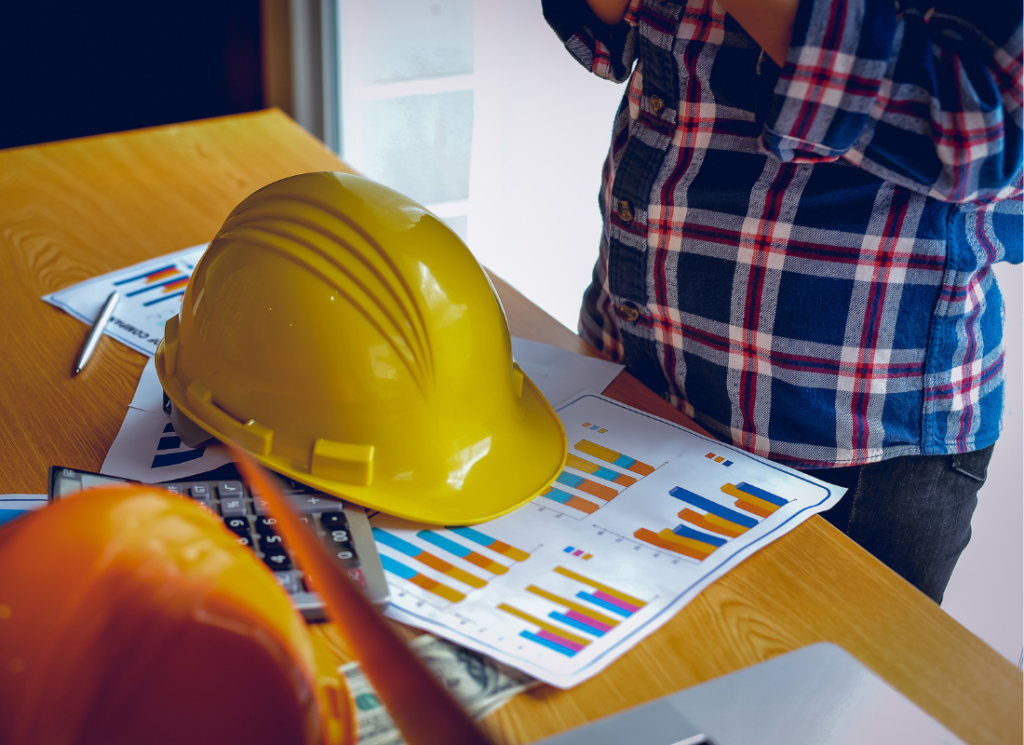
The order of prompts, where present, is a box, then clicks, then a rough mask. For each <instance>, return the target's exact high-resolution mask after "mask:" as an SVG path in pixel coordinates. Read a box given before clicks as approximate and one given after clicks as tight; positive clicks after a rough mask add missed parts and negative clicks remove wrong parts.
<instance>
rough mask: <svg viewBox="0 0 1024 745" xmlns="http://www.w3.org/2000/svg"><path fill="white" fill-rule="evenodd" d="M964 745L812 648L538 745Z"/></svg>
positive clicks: (841, 657)
mask: <svg viewBox="0 0 1024 745" xmlns="http://www.w3.org/2000/svg"><path fill="white" fill-rule="evenodd" d="M620 743H621V744H623V745H910V744H911V743H913V745H963V740H961V739H960V738H958V737H956V736H955V735H954V734H953V733H952V732H950V731H949V730H948V729H946V728H945V727H943V726H942V725H941V724H939V723H938V722H937V721H935V720H934V719H932V718H931V717H930V716H929V715H928V714H926V713H924V711H922V710H921V709H920V708H918V707H917V705H916V704H914V703H912V702H911V701H910V700H909V699H908V698H907V697H906V696H904V695H903V694H902V693H900V692H899V691H897V690H896V689H895V688H893V687H892V686H890V685H889V684H888V683H886V682H885V681H884V680H882V679H881V678H880V677H878V676H877V675H875V674H874V673H873V672H871V671H870V670H869V669H868V668H867V667H865V666H864V665H863V664H861V663H860V662H859V661H858V660H857V659H855V658H854V657H852V656H851V655H850V654H848V653H847V652H845V651H844V650H843V649H841V648H840V647H837V646H836V645H834V644H828V643H820V644H813V645H811V646H809V647H804V648H803V649H798V650H796V651H795V652H790V653H789V654H785V655H782V656H780V657H776V658H774V659H771V660H768V661H767V662H762V663H760V664H758V665H754V666H752V667H747V668H744V669H742V670H737V671H736V672H734V673H730V674H729V675H724V676H722V677H721V678H716V679H714V680H709V681H707V682H706V683H701V684H700V685H697V686H694V687H692V688H687V689H686V690H683V691H679V692H678V693H673V694H672V695H669V696H665V697H664V698H660V699H658V700H656V701H652V702H650V703H648V704H644V705H642V706H637V707H635V708H632V709H628V710H626V711H623V712H620V713H618V714H615V715H613V716H610V717H606V718H604V719H599V720H597V721H595V722H591V723H590V724H587V725H584V726H583V727H578V728H577V729H574V730H569V731H568V732H563V733H562V734H560V735H557V736H555V737H551V738H548V739H546V740H542V741H541V742H540V743H538V744H537V745H542V744H543V745H620Z"/></svg>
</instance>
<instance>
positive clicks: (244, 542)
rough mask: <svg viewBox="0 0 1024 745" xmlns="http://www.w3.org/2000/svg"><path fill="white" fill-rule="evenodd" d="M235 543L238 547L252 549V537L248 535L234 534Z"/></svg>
mask: <svg viewBox="0 0 1024 745" xmlns="http://www.w3.org/2000/svg"><path fill="white" fill-rule="evenodd" d="M235 543H237V544H238V545H239V546H245V547H246V548H252V536H251V535H249V534H248V533H245V534H242V533H235Z"/></svg>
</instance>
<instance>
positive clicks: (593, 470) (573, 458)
mask: <svg viewBox="0 0 1024 745" xmlns="http://www.w3.org/2000/svg"><path fill="white" fill-rule="evenodd" d="M565 465H567V466H569V468H575V469H576V470H577V471H583V472H584V473H589V474H590V475H592V476H596V477H597V478H599V479H604V480H605V481H611V482H612V483H615V484H619V485H620V486H632V485H633V484H635V483H636V479H635V478H633V477H632V476H627V475H626V474H624V473H619V472H618V471H613V470H612V469H610V468H605V467H604V466H599V465H597V464H596V463H592V462H591V461H589V460H587V459H586V458H580V457H579V456H578V455H573V454H572V453H569V455H568V456H567V457H566V459H565Z"/></svg>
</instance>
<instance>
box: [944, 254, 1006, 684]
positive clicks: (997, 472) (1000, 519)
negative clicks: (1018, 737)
mask: <svg viewBox="0 0 1024 745" xmlns="http://www.w3.org/2000/svg"><path fill="white" fill-rule="evenodd" d="M996 276H997V278H998V281H999V286H1000V288H1001V289H1002V291H1003V297H1004V300H1005V303H1006V327H1005V330H1004V333H1005V338H1004V342H1005V345H1006V380H1007V383H1006V410H1005V414H1004V415H1003V432H1002V435H1001V436H1000V437H999V442H998V443H997V444H996V449H995V453H994V454H993V455H992V463H991V464H990V466H989V470H988V481H987V482H986V483H985V486H984V487H983V488H982V490H981V494H980V495H979V497H978V502H979V504H978V510H977V512H975V513H974V521H973V522H972V524H971V527H972V531H973V532H972V536H971V542H970V544H969V545H968V546H967V549H966V550H965V551H964V552H963V554H962V555H961V556H960V562H959V563H958V564H957V567H956V569H955V570H954V572H953V578H952V579H951V580H950V582H949V587H948V588H947V589H946V597H945V598H944V599H943V601H942V607H943V609H944V610H945V611H946V612H947V613H949V614H950V615H951V616H953V618H955V619H956V620H957V621H959V622H960V623H962V624H963V625H964V626H966V627H967V628H969V629H970V630H971V631H973V632H974V633H975V634H977V635H978V636H979V637H981V638H982V639H983V640H984V641H986V642H987V643H988V644H989V646H991V647H993V648H994V649H995V650H996V651H997V652H999V653H1000V654H1001V655H1003V656H1004V657H1006V658H1007V659H1008V660H1010V661H1011V662H1013V663H1014V664H1017V662H1018V661H1019V660H1020V656H1021V650H1022V648H1024V541H1022V527H1021V526H1022V524H1024V459H1022V457H1021V456H1022V455H1024V395H1022V394H1024V343H1022V342H1024V302H1022V297H1024V275H1022V273H1021V267H1019V266H1011V265H1009V264H998V265H997V266H996Z"/></svg>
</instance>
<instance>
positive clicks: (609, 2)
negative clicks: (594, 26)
mask: <svg viewBox="0 0 1024 745" xmlns="http://www.w3.org/2000/svg"><path fill="white" fill-rule="evenodd" d="M587 4H588V5H589V6H590V9H591V10H592V11H594V15H596V16H597V17H598V18H600V19H601V22H602V23H606V24H608V25H609V26H617V25H618V24H619V22H621V21H622V19H623V17H625V15H626V8H628V7H629V0H587Z"/></svg>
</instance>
